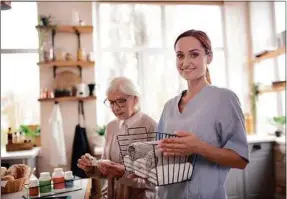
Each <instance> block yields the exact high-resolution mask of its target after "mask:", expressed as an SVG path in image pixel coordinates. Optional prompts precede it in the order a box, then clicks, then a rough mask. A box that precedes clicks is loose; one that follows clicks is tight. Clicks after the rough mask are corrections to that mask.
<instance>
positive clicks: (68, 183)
mask: <svg viewBox="0 0 287 199" xmlns="http://www.w3.org/2000/svg"><path fill="white" fill-rule="evenodd" d="M65 187H66V188H73V187H74V176H73V173H72V171H66V172H65Z"/></svg>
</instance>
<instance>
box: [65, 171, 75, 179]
mask: <svg viewBox="0 0 287 199" xmlns="http://www.w3.org/2000/svg"><path fill="white" fill-rule="evenodd" d="M65 178H74V176H73V172H72V171H66V172H65Z"/></svg>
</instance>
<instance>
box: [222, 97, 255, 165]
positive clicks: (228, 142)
mask: <svg viewBox="0 0 287 199" xmlns="http://www.w3.org/2000/svg"><path fill="white" fill-rule="evenodd" d="M223 97H224V98H225V99H223V100H222V103H221V106H219V107H220V110H218V113H219V121H218V125H219V126H220V133H221V143H222V147H223V148H226V149H231V150H233V151H234V152H236V153H237V154H238V155H240V156H241V157H242V158H244V159H245V160H246V161H248V162H249V151H248V143H247V137H246V132H245V126H244V115H243V113H242V109H241V105H240V102H239V99H238V97H237V96H236V94H235V93H233V92H231V91H229V92H228V93H225V95H223Z"/></svg>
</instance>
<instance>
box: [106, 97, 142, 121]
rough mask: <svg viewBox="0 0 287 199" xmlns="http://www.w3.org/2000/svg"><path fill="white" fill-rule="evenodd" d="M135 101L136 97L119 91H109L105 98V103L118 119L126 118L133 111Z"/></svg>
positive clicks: (136, 100)
mask: <svg viewBox="0 0 287 199" xmlns="http://www.w3.org/2000/svg"><path fill="white" fill-rule="evenodd" d="M137 102H138V99H137V97H135V96H131V95H125V94H122V93H121V92H111V93H109V94H108V98H107V103H108V104H109V106H110V108H111V109H112V111H113V113H114V114H115V116H116V117H117V118H118V119H120V120H126V119H128V118H130V117H131V116H132V115H133V114H134V113H135V111H136V108H135V107H136V104H137Z"/></svg>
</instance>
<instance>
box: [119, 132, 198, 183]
mask: <svg viewBox="0 0 287 199" xmlns="http://www.w3.org/2000/svg"><path fill="white" fill-rule="evenodd" d="M143 131H144V132H143ZM131 132H132V133H131ZM170 137H176V135H171V134H167V133H159V132H147V130H146V128H145V127H137V128H130V129H128V131H127V134H124V135H118V136H117V140H118V144H119V149H120V154H121V157H122V160H123V164H124V165H125V168H126V171H127V172H128V173H134V174H135V175H137V176H139V177H141V178H145V179H147V180H148V181H149V182H150V183H152V184H154V185H156V186H162V185H169V184H174V183H179V182H184V181H188V180H191V178H192V173H193V170H194V167H195V163H196V155H190V156H164V155H163V153H162V152H161V151H160V149H159V147H158V141H159V140H161V139H164V138H170Z"/></svg>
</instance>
